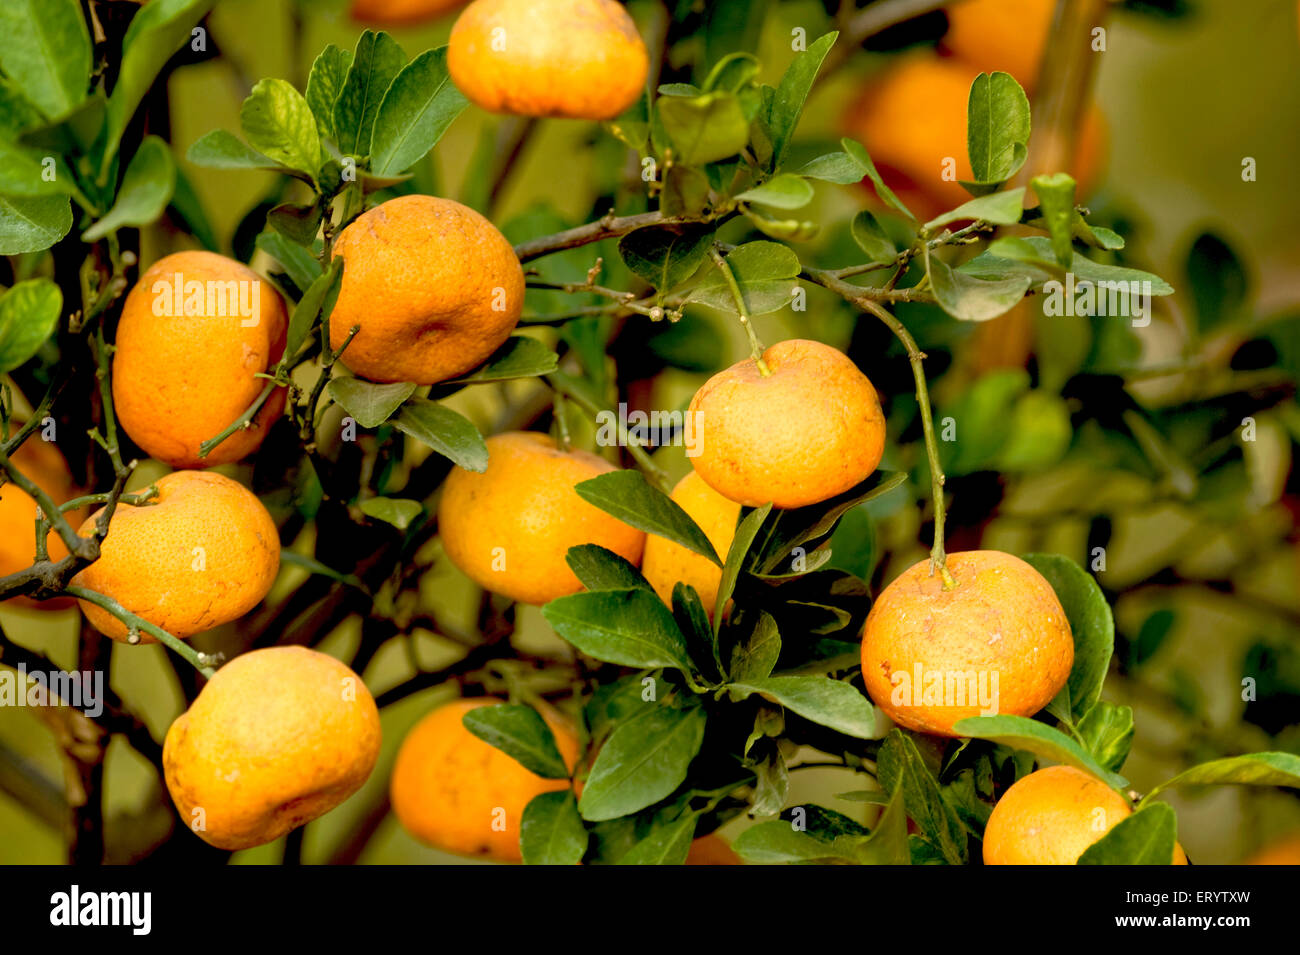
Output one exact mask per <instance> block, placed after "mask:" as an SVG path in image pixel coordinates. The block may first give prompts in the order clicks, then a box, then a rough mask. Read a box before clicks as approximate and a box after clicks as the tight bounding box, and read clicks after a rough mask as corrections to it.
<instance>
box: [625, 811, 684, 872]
mask: <svg viewBox="0 0 1300 955" xmlns="http://www.w3.org/2000/svg"><path fill="white" fill-rule="evenodd" d="M698 821H699V817H698V816H696V815H695V814H694V813H691V814H690V815H688V816H687V817H686V818H685V819H677V820H675V821H673V822H670V823H668V824H667V825H659V826H655V827H654V828H653V829H651V830H650V835H648V836H646V837H645V838H644V839H642V840H641V841H640V842H638V843H637V844H636V845H634V846H633V847H632V848H631V849H629V850H628V851H627V852H626V853H624V854H623V855H622V856H621V857H619V860H618V863H617V864H618V865H685V864H686V856H687V855H688V854H689V853H690V851H691V840H692V839H694V838H695V825H696V823H697V822H698Z"/></svg>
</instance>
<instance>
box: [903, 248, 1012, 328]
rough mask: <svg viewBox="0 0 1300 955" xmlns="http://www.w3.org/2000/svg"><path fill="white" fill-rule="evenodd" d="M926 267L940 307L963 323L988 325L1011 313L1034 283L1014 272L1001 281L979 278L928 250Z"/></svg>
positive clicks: (998, 279) (1002, 277)
mask: <svg viewBox="0 0 1300 955" xmlns="http://www.w3.org/2000/svg"><path fill="white" fill-rule="evenodd" d="M922 249H926V247H925V246H922ZM925 267H926V271H927V273H928V274H929V276H930V285H931V286H932V287H933V288H934V297H935V298H937V299H938V300H939V305H940V307H941V308H942V309H943V310H944V311H945V312H947V313H948V314H949V315H951V316H952V317H953V318H958V319H961V320H962V321H963V322H987V321H988V320H989V319H991V318H997V317H998V316H999V315H1002V314H1004V313H1006V312H1008V311H1010V310H1011V309H1012V308H1014V307H1015V306H1016V304H1017V303H1018V302H1019V301H1020V300H1021V299H1023V298H1024V297H1025V292H1026V291H1028V289H1029V286H1030V284H1031V280H1030V279H1029V277H1027V276H1025V275H1019V274H1015V273H1014V272H1013V273H1011V274H1007V275H1003V276H1001V277H998V278H988V279H984V278H976V277H974V276H971V275H968V274H966V273H965V272H960V271H957V270H954V269H952V268H950V267H949V266H948V265H947V264H946V263H945V262H944V261H943V260H942V259H940V258H939V256H937V255H931V254H930V252H929V251H928V249H926V251H925Z"/></svg>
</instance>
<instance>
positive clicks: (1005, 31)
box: [943, 0, 1056, 94]
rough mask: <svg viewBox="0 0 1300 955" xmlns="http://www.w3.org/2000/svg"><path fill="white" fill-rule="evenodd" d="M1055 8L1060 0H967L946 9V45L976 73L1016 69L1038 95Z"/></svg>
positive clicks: (1013, 72)
mask: <svg viewBox="0 0 1300 955" xmlns="http://www.w3.org/2000/svg"><path fill="white" fill-rule="evenodd" d="M1055 8H1056V0H962V2H961V3H954V4H953V5H952V6H950V7H948V8H947V10H946V12H947V14H948V32H947V33H946V34H944V37H943V45H944V47H946V48H947V49H948V50H949V51H950V52H951V53H952V54H953V55H954V56H956V57H958V58H960V59H962V60H964V61H965V62H966V63H968V64H970V65H971V66H973V67H975V70H976V72H984V73H992V72H994V71H995V70H1001V71H1002V72H1003V73H1010V74H1011V75H1012V76H1014V77H1015V78H1016V82H1018V83H1019V84H1020V85H1021V86H1023V87H1024V88H1025V90H1026V92H1028V93H1031V94H1032V93H1033V91H1034V87H1035V86H1036V85H1037V84H1038V70H1039V66H1040V64H1041V63H1042V60H1043V51H1044V50H1045V49H1047V35H1048V32H1049V31H1050V29H1051V26H1052V13H1053V11H1054V10H1055Z"/></svg>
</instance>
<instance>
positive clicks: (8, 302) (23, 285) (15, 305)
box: [0, 278, 63, 374]
mask: <svg viewBox="0 0 1300 955" xmlns="http://www.w3.org/2000/svg"><path fill="white" fill-rule="evenodd" d="M62 310H63V293H62V292H61V291H59V287H58V286H57V285H55V284H54V283H53V282H52V281H50V280H49V279H47V278H39V279H28V280H26V281H24V282H19V283H18V284H17V285H15V286H13V287H12V288H10V289H9V291H7V292H5V293H4V295H3V296H0V374H5V373H7V372H10V371H13V370H14V369H15V368H17V367H18V366H19V365H21V364H23V363H24V362H26V361H27V360H28V359H29V358H31V357H32V356H33V355H35V354H36V352H37V350H38V349H39V348H40V347H41V345H42V344H44V343H45V340H46V339H47V338H49V337H50V335H52V334H54V329H55V328H57V327H58V324H59V315H60V313H61V312H62Z"/></svg>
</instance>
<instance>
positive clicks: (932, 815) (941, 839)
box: [876, 729, 967, 865]
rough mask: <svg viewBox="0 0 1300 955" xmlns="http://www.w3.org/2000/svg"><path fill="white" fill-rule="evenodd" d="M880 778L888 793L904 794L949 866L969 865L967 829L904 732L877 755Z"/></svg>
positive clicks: (911, 814)
mask: <svg viewBox="0 0 1300 955" xmlns="http://www.w3.org/2000/svg"><path fill="white" fill-rule="evenodd" d="M876 767H877V776H876V778H877V779H878V780H879V781H880V785H881V786H882V787H884V789H885V790H886V791H887V792H891V793H894V792H898V791H899V790H900V789H901V790H902V793H903V805H904V807H905V809H906V810H907V815H908V816H909V817H910V818H911V819H912V821H913V822H915V823H916V825H917V827H918V828H919V829H920V830H921V835H922V836H924V837H925V838H926V839H927V840H928V841H929V842H931V843H933V844H934V846H935V847H936V848H937V849H938V850H939V852H940V853H941V854H942V856H943V858H944V859H945V860H946V861H947V862H948V864H949V865H965V864H966V859H967V852H966V830H965V829H964V828H963V827H962V824H961V820H960V819H958V818H957V813H956V812H955V811H954V810H953V809H952V807H951V806H949V805H948V804H947V803H946V802H945V801H944V799H943V794H942V793H941V792H940V791H939V781H938V780H937V779H935V778H934V776H933V775H931V773H930V770H929V769H928V768H927V767H926V765H925V762H924V760H922V759H921V753H920V751H919V750H918V749H917V748H916V743H915V742H913V740H912V739H911V737H909V736H906V735H904V734H903V732H902V731H901V730H897V729H895V730H892V731H890V733H889V736H888V737H886V739H885V742H884V745H882V746H881V747H880V752H879V753H878V754H877V756H876Z"/></svg>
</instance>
